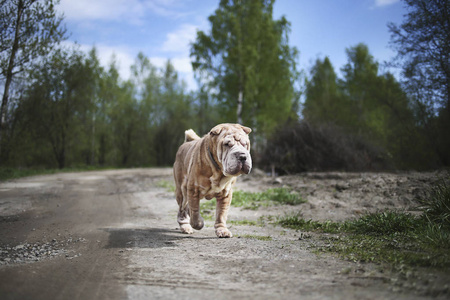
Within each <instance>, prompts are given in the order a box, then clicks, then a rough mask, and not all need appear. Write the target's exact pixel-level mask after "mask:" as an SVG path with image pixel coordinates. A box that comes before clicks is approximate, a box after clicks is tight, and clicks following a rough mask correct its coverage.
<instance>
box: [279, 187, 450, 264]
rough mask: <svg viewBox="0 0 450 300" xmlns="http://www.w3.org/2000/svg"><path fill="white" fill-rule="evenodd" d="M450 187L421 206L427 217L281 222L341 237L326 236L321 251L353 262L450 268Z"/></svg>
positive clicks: (379, 215) (292, 218)
mask: <svg viewBox="0 0 450 300" xmlns="http://www.w3.org/2000/svg"><path fill="white" fill-rule="evenodd" d="M449 207H450V188H449V187H448V186H447V185H445V184H442V185H439V186H437V187H435V188H433V189H432V192H431V193H430V197H429V198H427V199H426V201H425V200H422V201H421V210H422V212H423V213H422V215H420V216H415V215H412V214H409V213H406V212H399V211H387V210H386V211H379V212H376V213H371V214H367V215H364V216H362V217H361V218H359V219H356V220H349V221H345V222H331V221H325V222H319V221H313V220H305V219H303V218H302V216H301V215H300V214H295V215H286V216H284V217H280V218H278V219H277V220H276V223H277V224H279V225H281V226H283V227H286V228H293V229H298V230H302V231H316V232H323V233H332V234H335V235H334V236H331V237H324V241H325V242H324V245H321V246H318V250H319V251H323V252H336V253H338V254H339V255H340V256H342V257H344V258H346V259H349V260H352V261H370V262H375V263H381V262H384V263H389V264H392V265H394V266H404V265H406V266H423V267H438V268H442V269H447V270H448V268H449V267H450V224H449V222H448V221H449V218H448V214H449V211H448V208H449Z"/></svg>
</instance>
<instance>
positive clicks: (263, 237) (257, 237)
mask: <svg viewBox="0 0 450 300" xmlns="http://www.w3.org/2000/svg"><path fill="white" fill-rule="evenodd" d="M238 238H244V239H254V240H259V241H271V240H272V237H271V236H269V235H254V234H243V235H239V236H238Z"/></svg>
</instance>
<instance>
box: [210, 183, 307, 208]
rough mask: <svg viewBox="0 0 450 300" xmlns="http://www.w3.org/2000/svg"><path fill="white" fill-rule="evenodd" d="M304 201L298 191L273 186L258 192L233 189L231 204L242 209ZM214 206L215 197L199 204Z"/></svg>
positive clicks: (293, 203) (294, 203) (295, 203)
mask: <svg viewBox="0 0 450 300" xmlns="http://www.w3.org/2000/svg"><path fill="white" fill-rule="evenodd" d="M305 202H306V200H305V199H303V198H302V197H301V195H300V194H299V193H298V192H295V191H292V190H291V189H288V188H274V189H268V190H266V191H264V192H260V193H251V192H245V191H235V192H233V200H232V201H231V205H232V206H235V207H242V208H244V209H251V210H257V209H258V208H259V207H267V206H271V205H279V204H288V205H298V204H301V203H305ZM215 207H216V200H215V199H214V200H211V201H207V202H203V203H202V204H201V209H202V210H212V209H214V208H215Z"/></svg>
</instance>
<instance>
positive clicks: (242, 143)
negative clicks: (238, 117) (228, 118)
mask: <svg viewBox="0 0 450 300" xmlns="http://www.w3.org/2000/svg"><path fill="white" fill-rule="evenodd" d="M251 131H252V130H251V129H250V128H249V127H245V126H242V125H239V124H219V125H217V126H215V127H214V128H213V129H211V131H210V132H209V134H210V136H211V140H212V145H213V147H212V149H210V151H212V154H213V155H214V156H216V157H217V162H218V163H219V165H221V169H222V173H223V174H224V175H225V176H237V175H241V174H248V173H250V171H251V169H252V157H251V156H250V140H249V138H248V134H249V133H250V132H251Z"/></svg>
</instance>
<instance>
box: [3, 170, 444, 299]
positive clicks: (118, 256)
mask: <svg viewBox="0 0 450 300" xmlns="http://www.w3.org/2000/svg"><path fill="white" fill-rule="evenodd" d="M320 176H322V175H306V176H304V177H302V179H300V178H299V177H295V178H294V177H289V178H283V179H282V180H284V182H285V183H289V185H291V186H295V187H297V188H299V189H303V190H304V192H305V193H307V195H308V203H305V204H302V206H301V207H300V208H292V207H281V208H280V207H276V208H273V207H272V208H271V207H269V208H265V209H260V210H258V211H248V210H247V211H243V210H242V209H240V208H232V210H231V211H230V219H235V220H236V219H237V220H239V219H256V218H258V217H260V216H261V215H277V214H281V213H283V212H285V211H288V210H292V209H302V211H303V212H304V213H305V215H306V216H308V217H311V216H314V215H316V216H317V218H318V219H334V220H339V219H344V218H349V217H352V216H354V215H357V214H360V213H362V212H364V211H368V210H371V209H374V208H375V207H378V208H380V206H381V207H382V206H383V205H384V206H385V207H395V206H398V205H403V206H407V205H408V201H412V200H411V199H410V198H411V197H412V195H414V193H415V187H417V185H420V184H424V182H425V181H426V180H425V179H423V178H422V177H421V176H419V175H418V176H416V177H414V178H415V180H417V181H416V182H413V183H412V184H410V185H408V186H405V187H404V190H402V188H403V186H402V184H401V182H406V181H407V180H408V179H405V181H402V180H403V179H402V178H403V177H402V178H400V179H398V180H394V181H395V182H394V181H393V182H390V181H389V180H387V179H386V178H388V177H386V178H384V177H382V179H380V180H381V181H382V182H383V184H384V185H385V186H384V188H385V189H384V190H383V191H379V194H376V195H374V194H371V192H370V191H367V188H368V187H370V186H371V185H373V186H375V183H373V182H376V180H378V179H379V178H378V177H377V178H374V179H373V180H374V181H373V182H369V181H367V182H364V178H369V179H370V178H372V177H371V175H361V174H359V175H355V176H352V175H348V176H347V175H346V176H344V175H342V174H341V175H339V174H338V175H333V176H331V177H330V176H329V177H324V178H321V177H320ZM336 176H337V177H336ZM339 176H341V177H342V176H344V177H345V178H343V177H342V178H339ZM393 176H394V175H393ZM404 177H405V178H408V177H407V176H404ZM429 177H430V176H428V177H426V176H424V178H429ZM389 178H390V177H389ZM396 178H397V177H396ZM369 179H367V180H369ZM409 180H412V179H409ZM427 180H428V179H427ZM381 181H380V182H379V184H381ZM399 182H400V183H399ZM278 183H279V181H278V182H277V184H278ZM170 184H172V175H171V169H133V170H114V171H102V172H87V173H65V174H56V175H46V176H36V177H28V178H23V179H20V180H14V181H9V182H3V183H0V234H1V235H0V298H1V299H211V298H213V299H216V300H217V299H396V300H397V299H429V298H432V296H436V295H437V294H439V293H434V291H436V289H437V290H439V288H441V287H442V286H441V282H439V281H438V280H436V282H433V281H431V282H430V280H428V282H427V283H426V288H423V287H421V288H417V286H415V284H416V283H415V282H411V283H409V282H408V281H405V282H404V284H401V285H399V284H398V280H399V279H398V278H397V277H396V276H395V275H393V274H389V273H387V272H386V270H383V269H381V268H379V267H378V266H375V265H371V264H358V263H354V262H348V261H344V260H341V259H339V258H337V257H335V256H332V255H326V254H320V255H318V254H315V252H314V251H313V250H312V244H313V243H315V238H314V236H313V237H311V238H309V239H302V238H301V234H300V233H299V232H296V231H294V230H285V229H282V228H280V227H274V226H272V225H267V226H264V227H259V226H243V225H233V226H232V228H231V231H232V232H233V234H234V235H235V237H234V238H232V239H218V238H216V237H215V234H214V228H213V226H212V225H213V224H212V221H207V223H206V226H205V228H204V229H203V230H202V231H197V232H195V233H194V234H193V235H183V234H181V233H179V231H178V230H177V225H178V224H177V222H176V212H177V205H176V201H175V199H174V196H173V192H170V191H169V190H168V189H167V188H166V186H167V185H170ZM271 184H272V181H271V179H269V178H265V177H263V176H259V177H258V176H256V177H248V178H247V179H244V178H240V181H239V184H238V188H240V189H247V190H258V189H264V188H268V187H270V185H271ZM339 185H340V186H339ZM365 189H366V190H365ZM374 189H375V188H374ZM379 189H380V188H379ZM379 189H378V190H379ZM377 193H378V192H377ZM389 193H390V194H389ZM395 193H397V194H395ZM399 193H402V194H401V195H400V194H399ZM394 194H395V195H394ZM375 196H376V197H377V198H374V197H375ZM364 199H365V200H364ZM393 199H394V200H395V201H394V200H393ZM358 201H359V202H358ZM364 201H365V202H364ZM358 203H359V204H358ZM269 236H270V237H271V238H270V239H264V238H258V237H269ZM430 276H431V275H430ZM440 297H441V298H442V299H445V298H446V296H445V295H441V296H440Z"/></svg>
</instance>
